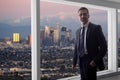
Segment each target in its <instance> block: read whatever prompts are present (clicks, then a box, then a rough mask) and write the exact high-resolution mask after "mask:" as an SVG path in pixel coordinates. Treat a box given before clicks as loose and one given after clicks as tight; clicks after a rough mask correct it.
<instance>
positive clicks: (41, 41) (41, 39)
mask: <svg viewBox="0 0 120 80" xmlns="http://www.w3.org/2000/svg"><path fill="white" fill-rule="evenodd" d="M44 34H45V30H44V29H40V44H41V45H42V43H43V40H44V38H45V36H44Z"/></svg>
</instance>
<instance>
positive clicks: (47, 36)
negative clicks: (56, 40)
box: [45, 25, 50, 38]
mask: <svg viewBox="0 0 120 80" xmlns="http://www.w3.org/2000/svg"><path fill="white" fill-rule="evenodd" d="M49 35H50V26H47V25H46V26H45V38H49Z"/></svg>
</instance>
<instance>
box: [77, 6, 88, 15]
mask: <svg viewBox="0 0 120 80" xmlns="http://www.w3.org/2000/svg"><path fill="white" fill-rule="evenodd" d="M81 10H87V12H88V14H89V10H88V9H87V8H86V7H81V8H80V9H79V10H78V13H79V12H80V11H81Z"/></svg>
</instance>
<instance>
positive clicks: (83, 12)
mask: <svg viewBox="0 0 120 80" xmlns="http://www.w3.org/2000/svg"><path fill="white" fill-rule="evenodd" d="M78 14H79V16H80V21H81V22H82V23H83V24H86V23H87V22H88V19H89V11H88V9H87V8H86V7H81V8H80V9H79V10H78Z"/></svg>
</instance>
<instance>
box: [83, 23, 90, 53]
mask: <svg viewBox="0 0 120 80" xmlns="http://www.w3.org/2000/svg"><path fill="white" fill-rule="evenodd" d="M88 25H89V21H88V22H87V23H86V24H85V25H83V24H81V27H85V33H84V49H85V54H88V53H87V46H86V35H87V30H88ZM81 33H82V29H81Z"/></svg>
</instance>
